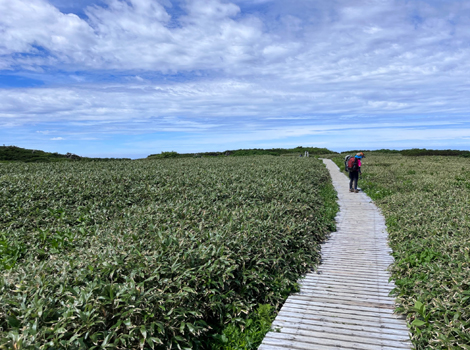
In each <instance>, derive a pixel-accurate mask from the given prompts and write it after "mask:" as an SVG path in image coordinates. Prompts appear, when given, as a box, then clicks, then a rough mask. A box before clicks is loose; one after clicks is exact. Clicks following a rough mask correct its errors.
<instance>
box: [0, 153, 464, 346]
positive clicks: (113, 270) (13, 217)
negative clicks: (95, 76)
mask: <svg viewBox="0 0 470 350" xmlns="http://www.w3.org/2000/svg"><path fill="white" fill-rule="evenodd" d="M455 181H457V180H455ZM461 183H464V182H461ZM335 198H336V196H335V192H334V190H333V187H332V185H331V181H330V177H329V174H328V172H327V170H326V169H325V167H324V166H323V164H321V162H320V161H319V160H317V159H314V158H313V157H312V158H298V157H272V156H259V157H217V158H196V159H193V158H185V159H163V160H156V161H149V160H144V161H109V162H85V163H83V162H59V163H37V164H36V163H34V164H33V163H11V164H2V165H1V166H0V211H1V215H0V271H1V278H0V348H1V349H12V348H13V349H59V348H60V349H93V348H110V349H111V348H114V349H143V348H146V349H149V348H152V349H153V348H155V349H183V348H193V349H197V348H201V349H205V348H213V349H219V348H220V349H223V348H226V349H229V348H237V347H244V348H256V346H257V344H258V343H259V341H260V340H261V339H262V337H263V335H264V333H265V332H266V331H267V330H268V329H269V319H271V318H272V315H273V313H274V312H275V310H277V309H278V308H279V307H280V305H282V303H283V302H284V300H285V299H286V297H287V296H288V295H289V294H290V293H292V292H293V291H295V290H296V288H297V284H296V281H297V280H298V278H299V277H300V276H302V275H303V274H304V273H305V272H307V271H309V270H311V269H312V267H313V266H315V265H316V264H317V263H318V261H319V250H320V248H319V243H320V242H322V241H324V240H325V238H326V237H327V235H328V233H329V232H331V231H332V230H333V229H334V217H335V214H336V212H337V205H336V202H335ZM467 257H468V255H467ZM423 300H424V299H423ZM260 305H261V306H260ZM265 305H270V306H265ZM462 317H463V316H462ZM458 319H460V318H458ZM267 322H268V323H267ZM266 324H267V325H266ZM241 330H245V333H247V332H248V331H249V330H250V331H251V332H252V334H253V337H251V336H246V335H244V334H241V335H240V333H241ZM248 333H249V332H248ZM250 337H251V338H250ZM257 342H258V343H257Z"/></svg>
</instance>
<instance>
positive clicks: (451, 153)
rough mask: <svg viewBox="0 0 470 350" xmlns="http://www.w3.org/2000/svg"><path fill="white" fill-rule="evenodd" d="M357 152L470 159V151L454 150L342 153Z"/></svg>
mask: <svg viewBox="0 0 470 350" xmlns="http://www.w3.org/2000/svg"><path fill="white" fill-rule="evenodd" d="M357 152H366V153H386V154H387V153H388V154H390V153H393V154H401V155H403V156H410V157H419V156H453V157H456V156H460V157H470V151H460V150H452V149H443V150H439V149H426V148H412V149H404V150H393V149H378V150H351V151H345V152H342V153H351V154H354V153H357Z"/></svg>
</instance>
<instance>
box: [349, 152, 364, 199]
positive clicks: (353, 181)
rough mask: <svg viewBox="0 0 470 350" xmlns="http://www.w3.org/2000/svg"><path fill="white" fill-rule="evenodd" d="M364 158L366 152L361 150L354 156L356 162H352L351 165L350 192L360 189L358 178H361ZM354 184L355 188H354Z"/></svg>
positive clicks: (356, 191)
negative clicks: (358, 187)
mask: <svg viewBox="0 0 470 350" xmlns="http://www.w3.org/2000/svg"><path fill="white" fill-rule="evenodd" d="M362 158H364V153H362V152H359V153H358V154H356V155H355V156H354V163H352V164H351V166H350V167H349V179H350V180H349V192H355V193H358V192H359V190H358V189H357V180H358V179H359V174H362V172H361V165H362V163H361V159H362ZM353 186H354V189H353Z"/></svg>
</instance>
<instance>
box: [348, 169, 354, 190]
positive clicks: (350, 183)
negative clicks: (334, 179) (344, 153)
mask: <svg viewBox="0 0 470 350" xmlns="http://www.w3.org/2000/svg"><path fill="white" fill-rule="evenodd" d="M353 179H354V176H353V172H352V171H350V172H349V189H350V190H352V188H353V187H352V186H353Z"/></svg>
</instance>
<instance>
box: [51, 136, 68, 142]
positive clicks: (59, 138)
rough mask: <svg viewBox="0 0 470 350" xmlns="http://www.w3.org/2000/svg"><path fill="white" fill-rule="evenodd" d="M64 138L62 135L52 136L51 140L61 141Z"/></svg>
mask: <svg viewBox="0 0 470 350" xmlns="http://www.w3.org/2000/svg"><path fill="white" fill-rule="evenodd" d="M62 140H65V139H64V138H63V137H53V138H52V139H51V141H62Z"/></svg>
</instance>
